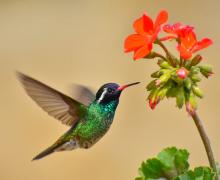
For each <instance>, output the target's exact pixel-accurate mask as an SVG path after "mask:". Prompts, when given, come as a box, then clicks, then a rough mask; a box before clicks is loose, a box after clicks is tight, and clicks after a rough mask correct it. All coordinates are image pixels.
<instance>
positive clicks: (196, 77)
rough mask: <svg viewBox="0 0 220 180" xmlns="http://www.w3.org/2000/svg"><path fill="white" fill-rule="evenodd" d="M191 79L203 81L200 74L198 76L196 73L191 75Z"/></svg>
mask: <svg viewBox="0 0 220 180" xmlns="http://www.w3.org/2000/svg"><path fill="white" fill-rule="evenodd" d="M191 80H192V81H193V82H200V81H201V78H200V77H199V76H197V75H196V74H193V75H192V76H191Z"/></svg>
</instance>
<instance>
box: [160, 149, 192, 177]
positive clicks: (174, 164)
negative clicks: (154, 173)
mask: <svg viewBox="0 0 220 180" xmlns="http://www.w3.org/2000/svg"><path fill="white" fill-rule="evenodd" d="M157 157H158V159H159V160H160V161H161V162H163V164H165V166H166V167H168V168H169V169H173V170H175V171H176V173H177V174H179V173H182V172H184V171H186V170H187V169H188V168H189V164H188V158H189V153H188V151H187V150H185V149H179V150H178V149H177V148H176V147H171V148H166V149H164V150H163V151H162V152H160V153H159V154H158V156H157Z"/></svg>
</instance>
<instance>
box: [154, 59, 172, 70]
mask: <svg viewBox="0 0 220 180" xmlns="http://www.w3.org/2000/svg"><path fill="white" fill-rule="evenodd" d="M157 64H158V65H159V66H160V67H161V68H164V69H170V68H172V66H170V64H169V63H168V62H167V61H164V60H162V59H160V60H158V62H157Z"/></svg>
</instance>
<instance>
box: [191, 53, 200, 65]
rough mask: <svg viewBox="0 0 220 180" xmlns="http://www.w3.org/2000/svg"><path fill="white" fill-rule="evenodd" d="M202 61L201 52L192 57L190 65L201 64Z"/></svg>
mask: <svg viewBox="0 0 220 180" xmlns="http://www.w3.org/2000/svg"><path fill="white" fill-rule="evenodd" d="M201 61H202V56H200V55H199V54H198V55H196V56H195V57H194V58H193V59H192V61H191V63H190V67H191V66H195V65H197V64H199V63H200V62H201Z"/></svg>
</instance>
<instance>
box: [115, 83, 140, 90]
mask: <svg viewBox="0 0 220 180" xmlns="http://www.w3.org/2000/svg"><path fill="white" fill-rule="evenodd" d="M139 83H140V82H135V83H131V84H126V85H123V86H119V87H118V89H117V91H123V90H124V89H125V88H127V87H129V86H133V85H136V84H139Z"/></svg>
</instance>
